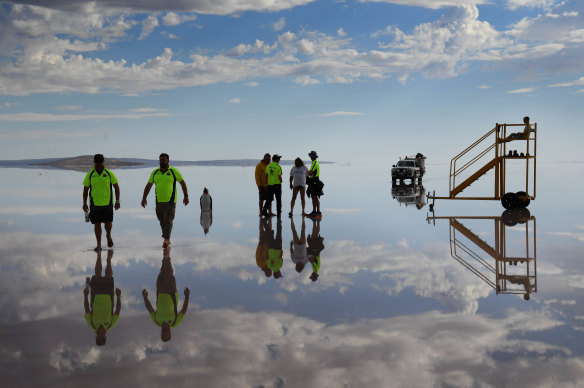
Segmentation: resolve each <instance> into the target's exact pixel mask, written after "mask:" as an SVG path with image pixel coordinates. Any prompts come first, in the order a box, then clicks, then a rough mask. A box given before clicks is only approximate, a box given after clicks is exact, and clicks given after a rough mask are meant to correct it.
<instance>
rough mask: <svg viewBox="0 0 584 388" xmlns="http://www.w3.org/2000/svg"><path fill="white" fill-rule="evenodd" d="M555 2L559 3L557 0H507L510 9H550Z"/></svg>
mask: <svg viewBox="0 0 584 388" xmlns="http://www.w3.org/2000/svg"><path fill="white" fill-rule="evenodd" d="M555 3H557V0H507V6H508V7H509V9H517V8H520V7H530V8H544V9H549V8H551V7H552V6H553V5H554V4H555Z"/></svg>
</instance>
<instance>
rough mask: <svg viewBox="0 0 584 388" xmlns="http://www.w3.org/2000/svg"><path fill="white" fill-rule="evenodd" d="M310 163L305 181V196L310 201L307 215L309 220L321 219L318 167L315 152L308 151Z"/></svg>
mask: <svg viewBox="0 0 584 388" xmlns="http://www.w3.org/2000/svg"><path fill="white" fill-rule="evenodd" d="M308 156H309V157H310V160H312V163H311V165H310V169H309V170H308V177H309V179H308V180H307V182H306V183H307V184H308V189H307V190H306V195H308V197H309V198H310V199H311V200H312V212H311V213H310V214H309V215H308V217H310V218H321V217H322V214H321V213H320V196H321V195H322V186H323V185H322V183H321V181H320V165H319V164H318V160H316V159H318V155H317V153H316V151H310V153H309V154H308Z"/></svg>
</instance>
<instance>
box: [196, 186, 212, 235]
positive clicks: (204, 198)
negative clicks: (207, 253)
mask: <svg viewBox="0 0 584 388" xmlns="http://www.w3.org/2000/svg"><path fill="white" fill-rule="evenodd" d="M199 203H200V205H201V217H200V218H199V221H200V223H201V226H202V227H203V231H204V232H205V234H207V233H209V228H210V227H211V224H213V198H211V195H209V190H207V188H206V187H205V188H204V189H203V194H201V198H199Z"/></svg>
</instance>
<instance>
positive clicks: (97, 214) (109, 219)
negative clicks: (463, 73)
mask: <svg viewBox="0 0 584 388" xmlns="http://www.w3.org/2000/svg"><path fill="white" fill-rule="evenodd" d="M104 161H105V159H104V157H103V155H102V154H95V155H94V156H93V164H94V166H93V168H92V169H91V171H89V172H88V173H87V175H85V179H84V180H83V207H82V208H83V211H84V212H85V213H87V212H89V220H90V221H91V223H92V224H93V230H94V232H95V239H96V240H97V245H96V247H95V250H100V249H101V233H102V232H101V224H102V223H103V224H104V228H105V235H106V238H107V246H108V247H110V248H111V247H113V246H114V240H113V239H112V235H111V232H112V223H113V221H114V209H116V210H118V209H119V208H120V186H119V185H118V179H117V178H116V176H115V175H114V173H113V172H112V171H110V170H108V169H107V168H105V164H104ZM112 188H113V190H112ZM114 191H115V193H116V202H115V204H114V200H113V198H114V196H113V192H114ZM88 197H89V206H87V198H88Z"/></svg>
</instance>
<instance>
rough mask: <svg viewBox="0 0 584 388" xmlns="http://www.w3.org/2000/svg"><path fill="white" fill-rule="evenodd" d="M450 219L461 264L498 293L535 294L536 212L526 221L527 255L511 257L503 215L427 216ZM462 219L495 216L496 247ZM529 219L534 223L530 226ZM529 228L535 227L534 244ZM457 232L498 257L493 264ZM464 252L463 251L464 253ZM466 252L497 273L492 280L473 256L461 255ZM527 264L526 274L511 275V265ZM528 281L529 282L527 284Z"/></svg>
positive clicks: (453, 244) (454, 248) (452, 247)
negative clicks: (508, 267) (467, 258)
mask: <svg viewBox="0 0 584 388" xmlns="http://www.w3.org/2000/svg"><path fill="white" fill-rule="evenodd" d="M439 219H447V220H449V221H450V229H449V236H450V255H451V256H452V258H453V259H455V260H456V261H457V262H459V263H460V264H462V265H463V266H464V267H465V268H466V269H468V270H469V271H471V272H472V273H473V274H475V275H476V276H477V277H478V278H479V279H481V280H482V281H484V282H485V283H487V284H488V285H489V286H491V287H492V288H493V289H494V290H495V291H496V293H497V294H527V295H529V294H532V293H536V292H537V261H536V257H537V250H536V247H537V236H536V230H537V225H536V220H535V217H534V216H530V217H529V218H528V219H526V220H524V221H525V224H524V225H525V257H510V256H507V243H506V228H508V227H509V226H507V225H505V224H504V223H503V222H502V220H501V217H500V216H491V217H489V216H486V217H472V216H464V217H435V216H432V217H428V221H430V220H439ZM459 220H493V222H494V232H495V247H494V248H493V247H492V246H490V245H489V244H488V243H487V242H485V241H484V240H483V239H481V238H480V237H479V236H477V235H476V234H474V233H473V232H472V231H471V230H470V229H468V228H466V227H465V226H464V225H463V224H462V222H460V221H459ZM530 223H532V226H531V227H530ZM530 230H533V246H532V245H531V244H530ZM457 232H458V234H461V235H463V236H465V237H466V238H467V239H468V240H470V241H471V242H472V243H473V244H474V245H475V246H476V247H478V248H480V249H481V250H482V251H483V252H485V253H486V254H487V255H488V256H490V257H492V258H493V259H495V265H494V266H493V265H492V264H491V263H490V262H489V260H487V259H484V258H483V257H482V256H481V255H479V254H478V253H477V252H476V251H475V250H473V249H472V247H470V246H468V245H467V244H464V243H463V242H462V241H461V240H460V238H458V239H457ZM461 253H462V254H461ZM463 255H466V256H468V257H469V258H470V259H472V261H475V262H476V263H479V264H480V265H481V266H482V267H484V268H485V269H486V270H487V271H488V272H490V273H491V274H494V275H495V280H494V281H493V280H492V279H491V278H490V277H489V276H486V275H485V274H484V273H483V272H484V271H483V272H481V270H479V269H477V268H476V267H475V266H473V264H472V262H471V260H465V259H464V258H463V257H462V256H463ZM518 263H521V264H525V275H522V276H518V275H511V274H510V272H509V271H508V269H507V266H508V265H512V264H514V266H515V267H517V264H518ZM513 284H515V285H517V284H522V285H523V289H518V288H517V287H513V286H512V285H513ZM527 284H528V286H527Z"/></svg>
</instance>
